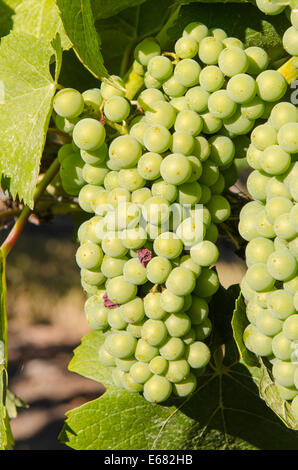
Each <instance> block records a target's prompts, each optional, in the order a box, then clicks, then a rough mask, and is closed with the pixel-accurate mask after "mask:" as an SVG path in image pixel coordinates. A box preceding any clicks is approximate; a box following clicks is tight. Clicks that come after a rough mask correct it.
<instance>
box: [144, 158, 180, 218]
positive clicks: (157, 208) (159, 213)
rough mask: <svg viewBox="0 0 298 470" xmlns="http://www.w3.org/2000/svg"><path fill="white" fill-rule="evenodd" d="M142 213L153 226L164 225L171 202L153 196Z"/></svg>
mask: <svg viewBox="0 0 298 470" xmlns="http://www.w3.org/2000/svg"><path fill="white" fill-rule="evenodd" d="M184 158H185V157H184ZM163 162H164V161H163ZM163 162H162V163H163ZM142 213H143V217H144V219H145V220H146V221H147V222H149V223H151V224H153V225H159V224H162V223H164V222H166V221H167V220H168V219H169V215H170V213H169V202H168V201H167V200H166V199H164V198H162V197H158V196H152V197H151V198H149V199H147V200H146V201H145V202H144V205H143V207H142Z"/></svg>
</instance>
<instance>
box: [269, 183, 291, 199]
mask: <svg viewBox="0 0 298 470" xmlns="http://www.w3.org/2000/svg"><path fill="white" fill-rule="evenodd" d="M266 195H267V201H268V200H269V199H272V198H273V197H276V196H280V197H285V198H287V199H290V198H291V194H290V191H289V190H288V188H287V186H286V185H285V184H284V183H283V182H282V178H281V177H273V178H270V180H269V181H268V183H267V186H266Z"/></svg>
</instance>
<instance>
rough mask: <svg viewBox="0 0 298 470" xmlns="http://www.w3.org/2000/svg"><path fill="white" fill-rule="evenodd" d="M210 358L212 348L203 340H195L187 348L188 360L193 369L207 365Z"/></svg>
mask: <svg viewBox="0 0 298 470" xmlns="http://www.w3.org/2000/svg"><path fill="white" fill-rule="evenodd" d="M210 358H211V352H210V349H209V348H208V346H207V345H206V344H205V343H203V342H201V341H195V342H194V343H192V344H190V345H189V346H187V348H186V360H187V362H188V363H189V365H190V367H192V368H193V369H200V368H202V367H205V366H206V365H207V364H208V363H209V361H210Z"/></svg>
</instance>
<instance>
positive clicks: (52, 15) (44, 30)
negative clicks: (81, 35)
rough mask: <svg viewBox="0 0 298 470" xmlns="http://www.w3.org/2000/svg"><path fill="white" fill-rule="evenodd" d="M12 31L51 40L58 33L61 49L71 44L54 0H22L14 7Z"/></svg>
mask: <svg viewBox="0 0 298 470" xmlns="http://www.w3.org/2000/svg"><path fill="white" fill-rule="evenodd" d="M13 23H14V24H13V31H14V32H16V33H27V34H32V35H33V36H36V37H37V38H43V39H45V40H48V41H51V40H52V39H54V38H55V36H56V34H57V33H59V35H60V37H61V45H62V47H63V49H69V48H70V47H71V46H72V44H71V42H70V40H69V39H68V37H67V35H66V33H65V31H64V28H63V24H62V21H61V18H60V15H59V11H58V8H57V5H56V1H55V0H23V1H22V2H21V3H19V5H17V7H16V8H15V17H14V22H13Z"/></svg>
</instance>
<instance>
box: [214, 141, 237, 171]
mask: <svg viewBox="0 0 298 470" xmlns="http://www.w3.org/2000/svg"><path fill="white" fill-rule="evenodd" d="M209 144H210V145H211V155H210V158H211V160H212V161H213V162H215V163H216V164H217V165H218V166H219V167H221V166H226V165H228V164H229V163H231V162H232V161H233V159H234V156H235V145H234V143H233V141H232V139H230V138H229V137H226V136H224V135H217V136H214V137H211V139H210V140H209Z"/></svg>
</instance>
